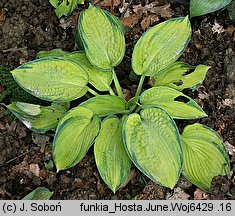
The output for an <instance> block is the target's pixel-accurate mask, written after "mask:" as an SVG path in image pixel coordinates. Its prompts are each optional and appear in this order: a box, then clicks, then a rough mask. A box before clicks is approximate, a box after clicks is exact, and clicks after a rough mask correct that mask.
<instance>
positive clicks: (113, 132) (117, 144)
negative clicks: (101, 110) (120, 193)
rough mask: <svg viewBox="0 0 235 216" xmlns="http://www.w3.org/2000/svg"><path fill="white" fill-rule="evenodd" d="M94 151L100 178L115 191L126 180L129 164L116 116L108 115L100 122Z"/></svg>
mask: <svg viewBox="0 0 235 216" xmlns="http://www.w3.org/2000/svg"><path fill="white" fill-rule="evenodd" d="M94 153H95V161H96V165H97V167H98V170H99V173H100V175H101V177H102V179H103V180H104V182H105V183H106V184H107V185H108V186H109V188H110V189H111V190H112V191H113V192H114V193H115V192H116V191H117V190H118V189H119V188H120V187H121V186H122V185H123V184H124V183H125V182H126V180H127V178H128V176H129V173H130V166H131V160H130V158H129V157H128V155H127V152H126V150H125V148H124V144H123V139H122V122H121V120H120V119H118V118H117V117H116V116H109V117H107V118H106V119H105V120H104V121H103V122H102V126H101V131H100V134H99V136H98V138H97V140H96V142H95V145H94Z"/></svg>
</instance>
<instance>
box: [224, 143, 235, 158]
mask: <svg viewBox="0 0 235 216" xmlns="http://www.w3.org/2000/svg"><path fill="white" fill-rule="evenodd" d="M224 144H225V146H226V147H227V149H228V153H229V154H230V155H232V156H235V147H234V146H233V145H231V144H230V143H229V142H228V141H226V142H225V143H224Z"/></svg>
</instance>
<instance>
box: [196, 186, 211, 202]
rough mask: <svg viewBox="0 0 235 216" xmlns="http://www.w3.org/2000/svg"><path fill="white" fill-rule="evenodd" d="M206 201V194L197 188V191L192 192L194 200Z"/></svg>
mask: <svg viewBox="0 0 235 216" xmlns="http://www.w3.org/2000/svg"><path fill="white" fill-rule="evenodd" d="M207 199H208V194H207V193H206V192H205V191H203V190H201V189H199V188H197V190H196V191H195V192H194V200H207Z"/></svg>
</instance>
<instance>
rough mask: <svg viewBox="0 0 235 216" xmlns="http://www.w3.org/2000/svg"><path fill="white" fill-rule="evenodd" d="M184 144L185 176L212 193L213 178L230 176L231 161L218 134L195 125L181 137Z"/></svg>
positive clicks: (187, 128) (202, 126) (188, 128)
mask: <svg viewBox="0 0 235 216" xmlns="http://www.w3.org/2000/svg"><path fill="white" fill-rule="evenodd" d="M181 138H182V144H183V153H184V154H183V155H184V157H183V158H184V163H183V174H184V176H185V177H186V178H187V179H188V180H189V181H191V182H192V183H193V184H195V185H196V186H198V187H199V188H201V189H203V190H205V191H210V185H211V181H212V179H213V177H215V176H218V175H227V176H229V175H230V161H229V157H228V154H227V151H226V148H225V146H224V144H223V141H222V140H221V138H220V137H219V136H218V134H217V133H216V132H215V131H213V130H212V129H210V128H208V127H206V126H204V125H201V124H197V123H196V124H193V125H189V126H187V127H186V128H185V129H184V131H183V134H182V136H181Z"/></svg>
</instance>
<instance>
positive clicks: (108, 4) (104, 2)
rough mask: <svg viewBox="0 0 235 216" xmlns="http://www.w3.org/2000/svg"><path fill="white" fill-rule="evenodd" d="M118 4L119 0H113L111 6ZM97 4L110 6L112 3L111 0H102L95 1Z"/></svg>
mask: <svg viewBox="0 0 235 216" xmlns="http://www.w3.org/2000/svg"><path fill="white" fill-rule="evenodd" d="M119 4H120V0H113V6H114V7H116V6H118V5H119ZM97 5H99V6H101V7H110V6H111V5H112V0H103V1H99V2H97Z"/></svg>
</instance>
